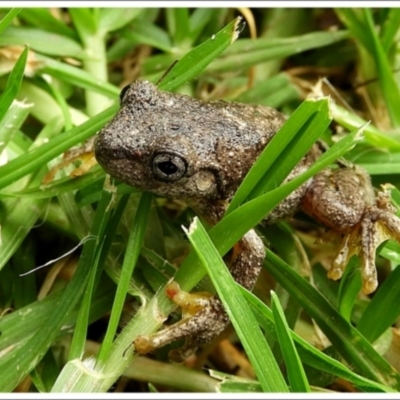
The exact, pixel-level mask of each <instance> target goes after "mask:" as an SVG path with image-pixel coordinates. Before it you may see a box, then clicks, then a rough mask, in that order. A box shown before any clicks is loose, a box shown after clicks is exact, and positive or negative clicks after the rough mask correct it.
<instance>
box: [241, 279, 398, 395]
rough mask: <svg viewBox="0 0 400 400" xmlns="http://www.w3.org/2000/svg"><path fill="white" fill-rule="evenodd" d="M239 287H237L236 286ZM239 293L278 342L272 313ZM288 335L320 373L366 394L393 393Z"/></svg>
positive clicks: (299, 351) (249, 293)
mask: <svg viewBox="0 0 400 400" xmlns="http://www.w3.org/2000/svg"><path fill="white" fill-rule="evenodd" d="M238 286H239V285H238ZM239 288H240V290H241V292H242V293H243V295H244V296H245V297H246V300H247V301H248V302H249V305H250V306H251V309H252V311H253V313H254V315H255V316H256V318H257V321H258V323H259V324H260V326H261V327H262V328H263V329H264V330H265V331H266V332H269V333H270V334H271V335H273V336H274V337H275V339H276V340H278V334H277V331H276V329H274V328H273V323H274V321H275V320H274V317H273V315H272V311H271V310H270V309H269V308H268V307H267V306H266V305H265V304H264V303H263V302H262V301H261V300H260V299H258V298H257V297H256V296H255V295H254V294H253V293H251V292H249V291H248V290H246V289H244V288H243V287H241V286H239ZM290 334H291V336H292V338H293V340H294V342H295V343H296V348H297V351H298V353H299V355H300V358H301V361H302V362H303V363H305V364H307V365H309V366H311V367H313V368H315V369H317V370H319V371H321V372H325V373H328V374H331V375H334V376H339V377H341V378H343V379H346V380H348V381H349V382H351V383H353V384H354V385H356V386H357V387H359V388H361V389H363V390H364V391H367V392H394V390H393V389H391V388H390V387H387V386H384V385H382V384H380V383H377V382H374V381H372V380H370V379H367V378H364V377H363V376H361V375H358V374H356V373H354V372H353V371H351V370H350V369H349V368H348V367H346V366H345V365H343V364H342V363H341V362H339V361H338V360H336V359H334V358H332V357H330V356H329V355H327V354H325V353H323V352H322V351H320V350H318V349H316V348H315V347H314V346H312V345H311V344H310V343H308V342H307V341H306V340H304V339H303V338H302V337H301V336H300V335H298V334H297V333H296V332H293V331H290Z"/></svg>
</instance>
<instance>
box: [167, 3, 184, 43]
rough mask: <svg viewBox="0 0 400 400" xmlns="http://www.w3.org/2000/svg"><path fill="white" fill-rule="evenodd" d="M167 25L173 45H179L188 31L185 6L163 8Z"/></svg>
mask: <svg viewBox="0 0 400 400" xmlns="http://www.w3.org/2000/svg"><path fill="white" fill-rule="evenodd" d="M165 14H166V19H167V26H168V31H169V34H170V36H171V37H172V38H173V42H174V45H175V46H176V47H180V46H181V45H182V43H183V42H185V41H186V40H187V39H186V38H187V36H188V33H189V10H188V9H187V8H186V7H180V8H167V9H166V10H165Z"/></svg>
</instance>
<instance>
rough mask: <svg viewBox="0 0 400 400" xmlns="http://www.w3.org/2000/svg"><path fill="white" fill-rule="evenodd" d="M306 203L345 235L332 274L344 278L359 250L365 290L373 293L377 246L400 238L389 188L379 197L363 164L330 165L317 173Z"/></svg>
mask: <svg viewBox="0 0 400 400" xmlns="http://www.w3.org/2000/svg"><path fill="white" fill-rule="evenodd" d="M302 207H303V210H304V211H305V212H306V213H308V214H309V215H311V216H313V217H314V218H315V219H316V220H317V221H320V222H321V223H323V224H324V225H326V226H328V227H329V228H331V229H332V230H334V231H336V232H339V233H341V234H342V235H343V239H342V243H341V245H340V248H339V251H338V253H337V255H336V257H335V259H334V261H333V263H332V266H331V269H330V271H329V272H328V276H329V277H330V278H331V279H335V280H336V279H339V278H341V276H342V274H343V271H344V269H345V268H346V266H347V264H348V261H349V260H350V258H351V257H352V256H353V255H354V254H357V255H359V257H360V261H361V276H362V285H363V292H364V293H366V294H368V293H372V292H373V291H374V290H375V289H376V287H377V285H378V280H377V272H376V267H375V252H376V249H377V247H378V246H379V245H380V244H381V243H382V242H384V241H385V240H387V239H390V238H393V239H395V240H397V241H398V242H400V219H399V218H398V217H397V216H396V215H395V209H394V207H393V206H392V205H391V203H390V196H389V194H388V192H385V191H384V192H379V193H378V196H377V197H375V195H374V193H373V188H372V184H371V181H370V178H369V176H368V174H367V173H366V171H364V170H363V169H361V168H359V167H355V166H354V167H345V168H338V169H335V170H330V169H326V170H323V171H321V172H320V173H319V174H317V175H316V176H315V177H314V180H313V184H312V185H310V187H309V189H308V191H307V193H306V196H305V198H304V199H303V205H302Z"/></svg>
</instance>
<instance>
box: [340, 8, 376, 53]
mask: <svg viewBox="0 0 400 400" xmlns="http://www.w3.org/2000/svg"><path fill="white" fill-rule="evenodd" d="M335 13H336V14H337V15H338V16H339V18H340V19H341V20H342V21H343V23H344V24H345V25H346V27H347V28H348V29H349V30H350V31H351V33H352V34H353V36H354V37H356V38H357V40H359V41H360V43H361V44H362V45H363V46H364V47H365V48H366V49H367V50H368V51H369V52H370V53H372V52H373V50H372V49H373V43H372V41H371V37H370V36H369V35H367V34H366V31H367V30H368V27H367V26H366V23H365V21H363V18H362V16H361V15H360V14H361V13H362V10H361V9H354V8H353V9H351V8H341V9H335Z"/></svg>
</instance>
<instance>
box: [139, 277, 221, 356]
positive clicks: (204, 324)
mask: <svg viewBox="0 0 400 400" xmlns="http://www.w3.org/2000/svg"><path fill="white" fill-rule="evenodd" d="M166 291H167V295H168V297H170V298H171V300H173V301H174V302H175V303H176V304H178V305H179V306H180V307H181V308H182V319H181V320H180V321H179V322H177V323H175V324H173V325H171V326H168V327H166V328H164V329H162V330H161V331H159V332H157V333H154V334H152V335H148V336H144V335H143V336H142V335H141V336H138V337H137V338H136V339H135V341H134V345H135V350H136V352H137V353H138V354H146V353H149V352H151V351H154V350H155V349H158V348H160V347H163V346H165V345H166V344H168V343H171V342H173V341H175V340H178V339H181V338H186V343H185V345H184V346H183V347H181V348H179V349H176V350H172V351H171V352H170V353H169V357H170V358H171V359H172V360H173V361H176V362H180V361H182V360H184V359H186V358H187V357H189V356H190V355H191V354H193V353H194V352H195V351H196V349H197V347H199V345H201V344H204V343H207V342H210V341H211V340H212V339H213V338H214V337H215V336H217V335H218V334H219V333H221V332H222V331H223V330H224V328H225V327H226V326H227V325H228V323H229V319H228V317H227V315H226V313H225V311H224V308H223V306H222V304H221V302H220V300H219V299H218V298H217V297H215V296H212V295H211V294H210V293H205V292H202V293H187V292H184V291H183V290H181V289H180V288H179V285H178V284H177V283H176V282H172V283H170V284H169V285H168V286H167V289H166Z"/></svg>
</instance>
